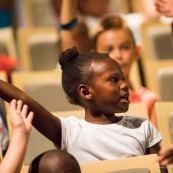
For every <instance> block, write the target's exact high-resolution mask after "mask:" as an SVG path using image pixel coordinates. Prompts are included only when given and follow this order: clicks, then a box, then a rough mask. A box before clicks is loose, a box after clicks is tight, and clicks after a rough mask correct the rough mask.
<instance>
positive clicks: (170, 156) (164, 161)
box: [158, 145, 173, 166]
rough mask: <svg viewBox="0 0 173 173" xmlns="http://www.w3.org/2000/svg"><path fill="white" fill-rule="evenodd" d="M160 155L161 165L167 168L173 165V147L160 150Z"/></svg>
mask: <svg viewBox="0 0 173 173" xmlns="http://www.w3.org/2000/svg"><path fill="white" fill-rule="evenodd" d="M158 155H159V156H158V161H159V162H160V165H162V166H166V165H168V164H170V163H173V145H171V146H170V147H169V148H166V149H162V150H160V151H159V154H158Z"/></svg>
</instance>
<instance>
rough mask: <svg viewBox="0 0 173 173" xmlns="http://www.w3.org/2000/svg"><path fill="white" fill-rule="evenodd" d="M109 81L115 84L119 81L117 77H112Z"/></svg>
mask: <svg viewBox="0 0 173 173" xmlns="http://www.w3.org/2000/svg"><path fill="white" fill-rule="evenodd" d="M111 81H113V82H115V83H117V82H118V81H119V78H118V77H112V78H111Z"/></svg>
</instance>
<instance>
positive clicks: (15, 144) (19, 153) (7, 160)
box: [0, 133, 29, 173]
mask: <svg viewBox="0 0 173 173" xmlns="http://www.w3.org/2000/svg"><path fill="white" fill-rule="evenodd" d="M28 138H29V136H28V135H21V134H18V133H14V135H13V137H12V140H11V142H10V145H9V147H8V150H7V152H6V154H5V157H4V159H3V160H2V162H1V165H0V172H4V173H19V172H20V169H21V166H22V164H23V160H24V157H25V152H26V147H27V143H28Z"/></svg>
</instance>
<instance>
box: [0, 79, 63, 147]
mask: <svg viewBox="0 0 173 173" xmlns="http://www.w3.org/2000/svg"><path fill="white" fill-rule="evenodd" d="M0 97H1V98H2V99H3V100H5V101H7V102H10V101H11V100H12V99H16V100H22V101H23V104H26V105H28V112H30V111H32V112H34V119H33V126H34V127H35V128H36V129H37V130H38V131H40V132H41V133H42V134H43V135H44V136H46V137H47V138H48V139H50V140H51V141H52V142H57V140H58V146H59V145H60V143H61V124H60V120H59V119H58V118H56V117H54V116H53V115H52V114H51V113H50V112H49V111H47V110H46V109H45V108H44V107H43V106H41V105H40V104H39V103H38V102H36V101H35V100H33V99H32V98H30V97H29V96H28V95H27V94H25V93H24V92H23V91H21V90H19V89H18V88H16V87H15V86H13V85H11V84H9V83H7V82H4V81H2V80H0ZM45 127H46V128H45Z"/></svg>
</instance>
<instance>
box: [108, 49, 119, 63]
mask: <svg viewBox="0 0 173 173" xmlns="http://www.w3.org/2000/svg"><path fill="white" fill-rule="evenodd" d="M110 57H111V58H112V59H114V60H116V61H117V60H120V59H121V52H120V50H119V49H115V50H114V51H112V52H111V54H110Z"/></svg>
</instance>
